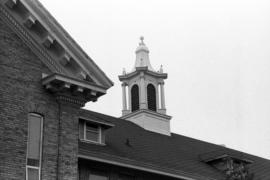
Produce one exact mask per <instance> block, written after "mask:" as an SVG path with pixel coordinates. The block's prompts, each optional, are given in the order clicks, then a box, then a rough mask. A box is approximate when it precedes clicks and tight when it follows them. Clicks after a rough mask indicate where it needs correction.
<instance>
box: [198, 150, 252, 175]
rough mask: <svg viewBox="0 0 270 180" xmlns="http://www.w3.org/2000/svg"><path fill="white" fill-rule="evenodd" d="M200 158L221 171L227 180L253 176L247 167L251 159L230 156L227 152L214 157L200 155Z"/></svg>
mask: <svg viewBox="0 0 270 180" xmlns="http://www.w3.org/2000/svg"><path fill="white" fill-rule="evenodd" d="M202 160H203V161H204V162H206V163H207V164H209V165H211V166H213V167H214V168H216V169H217V170H219V171H222V172H223V173H224V174H225V175H226V177H227V179H228V180H242V179H248V178H250V177H253V176H254V175H253V174H251V173H250V172H249V171H248V167H247V166H248V165H249V164H251V163H252V161H251V160H247V159H242V158H240V157H239V158H237V157H232V156H230V155H227V154H223V155H220V156H216V157H207V158H205V157H202Z"/></svg>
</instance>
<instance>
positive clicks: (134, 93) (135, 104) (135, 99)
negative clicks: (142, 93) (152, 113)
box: [131, 84, 140, 112]
mask: <svg viewBox="0 0 270 180" xmlns="http://www.w3.org/2000/svg"><path fill="white" fill-rule="evenodd" d="M139 107H140V104H139V87H138V85H137V84H135V85H134V86H132V88H131V111H132V112H133V111H136V110H138V109H139Z"/></svg>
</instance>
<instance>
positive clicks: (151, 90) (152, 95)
mask: <svg viewBox="0 0 270 180" xmlns="http://www.w3.org/2000/svg"><path fill="white" fill-rule="evenodd" d="M147 104H148V109H149V110H152V111H157V104H156V89H155V86H154V85H153V84H148V85H147Z"/></svg>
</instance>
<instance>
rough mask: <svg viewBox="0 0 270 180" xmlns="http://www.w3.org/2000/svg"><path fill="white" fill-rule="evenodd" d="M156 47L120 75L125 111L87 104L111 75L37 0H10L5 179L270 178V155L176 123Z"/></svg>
mask: <svg viewBox="0 0 270 180" xmlns="http://www.w3.org/2000/svg"><path fill="white" fill-rule="evenodd" d="M148 54H149V50H148V48H147V47H146V45H145V44H144V42H143V38H141V42H140V44H139V46H138V48H137V49H136V62H135V67H134V69H133V70H132V71H131V72H128V73H126V72H123V74H122V75H120V76H119V79H120V81H122V82H123V83H122V92H123V111H122V112H123V116H122V117H121V118H115V117H112V116H108V115H105V114H100V113H96V112H92V111H88V110H84V109H82V107H83V106H84V104H85V103H86V102H89V101H93V102H95V101H97V100H98V98H99V97H100V96H102V95H105V94H106V90H107V89H108V88H110V87H111V86H112V85H113V83H112V82H111V80H110V79H109V78H108V77H107V76H106V75H105V73H104V72H103V71H102V70H101V69H100V68H99V67H98V66H97V65H96V64H95V62H94V61H93V60H92V59H91V58H90V57H89V56H88V55H87V54H86V53H85V52H84V51H83V50H82V49H81V48H80V47H79V46H78V45H77V44H76V42H75V41H74V40H73V39H72V38H71V37H70V36H69V35H68V33H67V32H66V31H65V30H64V29H63V28H62V27H61V26H60V25H59V24H58V23H57V22H56V20H55V19H54V18H53V17H52V16H51V15H50V14H49V12H47V11H46V9H45V8H44V7H43V6H42V5H41V4H40V3H39V2H38V1H36V0H1V1H0V82H1V83H0V147H1V148H0V158H1V159H0V179H1V180H2V179H3V180H21V179H26V180H39V179H41V180H75V179H76V180H77V179H80V180H86V179H87V180H89V179H90V180H92V179H93V180H95V179H97V180H107V179H115V180H117V179H121V180H122V179H127V180H129V179H140V180H143V179H162V180H166V179H168V180H174V179H179V180H180V179H181V180H222V179H226V178H227V179H237V176H240V175H242V176H243V177H244V176H245V179H252V178H253V179H254V180H269V179H270V161H269V160H266V159H263V158H260V157H256V156H253V155H250V154H246V153H243V152H239V151H235V150H232V149H228V148H225V147H222V146H219V145H215V144H211V143H206V142H202V141H199V140H196V139H192V138H188V137H185V136H181V135H178V134H174V133H171V132H170V119H171V117H170V116H169V115H167V114H166V108H165V97H164V96H165V95H164V80H165V79H166V78H167V74H166V73H163V70H162V68H161V69H160V70H159V71H155V70H154V69H153V68H152V67H151V64H150V61H149V58H148ZM126 91H128V92H129V93H128V101H127V94H126ZM127 102H128V103H127ZM246 167H248V170H247V168H246ZM233 176H234V177H233ZM238 179H239V178H238Z"/></svg>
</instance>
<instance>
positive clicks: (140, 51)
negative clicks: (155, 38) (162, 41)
mask: <svg viewBox="0 0 270 180" xmlns="http://www.w3.org/2000/svg"><path fill="white" fill-rule="evenodd" d="M140 40H141V42H140V43H139V46H138V47H137V49H136V51H135V53H136V61H135V66H134V68H133V71H135V70H136V68H137V67H147V68H148V70H150V71H155V70H154V69H153V67H152V66H151V64H150V60H149V49H148V47H147V46H146V45H145V44H144V42H143V40H144V37H143V36H141V37H140Z"/></svg>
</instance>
